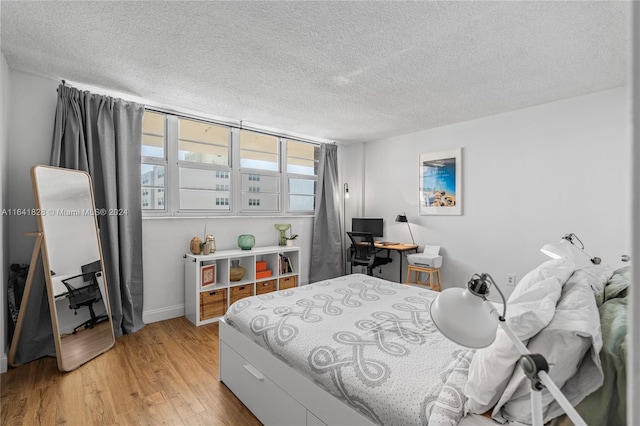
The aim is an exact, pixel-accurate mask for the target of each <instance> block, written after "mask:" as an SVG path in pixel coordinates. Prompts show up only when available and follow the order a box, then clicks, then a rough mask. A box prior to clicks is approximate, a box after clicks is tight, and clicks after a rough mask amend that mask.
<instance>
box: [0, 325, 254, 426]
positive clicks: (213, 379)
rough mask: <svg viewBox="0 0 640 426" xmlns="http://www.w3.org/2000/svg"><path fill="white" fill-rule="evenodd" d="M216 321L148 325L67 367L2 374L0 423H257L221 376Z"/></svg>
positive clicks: (45, 365)
mask: <svg viewBox="0 0 640 426" xmlns="http://www.w3.org/2000/svg"><path fill="white" fill-rule="evenodd" d="M218 356H219V352H218V324H217V323H215V324H208V325H205V326H201V327H195V326H194V325H192V324H191V323H190V322H189V321H188V320H187V319H186V318H175V319H171V320H167V321H162V322H156V323H152V324H148V325H146V326H145V327H144V328H142V329H141V330H140V331H138V332H137V333H135V334H129V335H125V336H123V337H121V338H119V339H117V340H116V344H115V346H114V347H113V349H111V350H110V351H108V352H106V353H104V354H102V355H100V356H98V357H97V358H95V359H93V360H91V361H89V362H88V363H86V364H84V365H82V366H80V367H79V368H78V369H76V370H73V371H71V372H68V373H62V372H59V371H58V368H57V364H56V360H55V359H54V358H43V359H40V360H36V361H33V362H30V363H28V364H25V365H23V366H21V367H18V368H11V369H9V371H8V372H6V373H4V374H2V378H1V387H2V400H1V406H0V409H1V412H0V424H2V425H3V426H8V425H29V426H31V425H55V424H65V425H71V426H75V425H82V426H84V425H142V424H144V425H155V424H168V425H200V424H202V425H205V424H206V425H243V426H244V425H260V422H259V421H258V420H257V419H256V418H255V417H254V416H253V414H251V412H250V411H249V410H248V409H247V408H246V407H245V406H244V405H243V404H242V403H241V402H240V401H239V400H238V399H237V398H236V397H235V395H234V394H233V393H232V392H231V391H230V390H229V389H228V388H227V387H226V386H225V385H224V384H223V383H222V382H219V381H218V376H219V373H218Z"/></svg>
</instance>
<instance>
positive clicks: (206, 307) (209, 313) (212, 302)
mask: <svg viewBox="0 0 640 426" xmlns="http://www.w3.org/2000/svg"><path fill="white" fill-rule="evenodd" d="M226 310H227V289H224V288H223V289H220V290H213V291H203V292H201V293H200V321H202V320H206V319H209V318H215V317H221V316H222V315H224V313H225V312H226Z"/></svg>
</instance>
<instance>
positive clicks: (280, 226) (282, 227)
mask: <svg viewBox="0 0 640 426" xmlns="http://www.w3.org/2000/svg"><path fill="white" fill-rule="evenodd" d="M273 226H275V228H276V229H277V230H278V231H279V232H280V237H279V238H278V245H279V246H286V245H287V237H286V235H285V232H287V231H288V230H289V228H291V224H290V223H276V224H275V225H273Z"/></svg>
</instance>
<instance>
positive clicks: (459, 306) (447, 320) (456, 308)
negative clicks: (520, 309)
mask: <svg viewBox="0 0 640 426" xmlns="http://www.w3.org/2000/svg"><path fill="white" fill-rule="evenodd" d="M485 303H486V302H485V301H484V300H482V299H481V298H480V297H478V296H475V295H473V294H472V293H471V292H469V290H467V289H463V288H448V289H446V290H444V291H443V292H441V293H440V294H439V295H438V297H436V299H435V300H434V301H433V302H432V303H431V309H430V313H431V319H432V320H433V323H434V324H435V326H436V327H438V330H440V332H441V333H442V334H444V335H445V337H447V338H448V339H449V340H452V341H453V342H455V343H457V344H459V345H461V346H466V347H468V348H473V349H480V348H485V347H487V346H489V345H490V344H491V343H493V341H494V340H495V338H496V331H497V330H498V322H497V321H496V319H495V318H493V316H492V315H491V313H490V309H489V308H488V307H487V306H485Z"/></svg>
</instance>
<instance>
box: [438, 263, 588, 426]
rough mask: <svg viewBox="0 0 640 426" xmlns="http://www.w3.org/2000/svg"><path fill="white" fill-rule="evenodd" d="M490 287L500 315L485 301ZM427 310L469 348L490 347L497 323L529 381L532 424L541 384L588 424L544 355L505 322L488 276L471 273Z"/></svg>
mask: <svg viewBox="0 0 640 426" xmlns="http://www.w3.org/2000/svg"><path fill="white" fill-rule="evenodd" d="M491 286H494V287H495V289H496V290H497V291H498V293H500V297H501V298H502V303H503V308H502V315H500V314H498V311H497V308H496V307H495V306H494V305H493V304H492V303H491V302H490V301H488V300H487V296H488V295H489V288H490V287H491ZM429 311H430V314H431V319H432V320H433V323H434V324H435V326H436V327H437V328H438V330H440V332H441V333H442V334H444V336H445V337H446V338H448V339H449V340H451V341H453V342H454V343H457V344H458V345H461V346H466V347H468V348H473V349H480V348H485V347H487V346H489V345H490V344H491V343H493V341H494V340H495V338H496V331H497V330H498V325H500V327H502V329H503V330H504V331H505V333H506V334H507V336H509V338H510V339H511V341H512V342H513V345H514V346H515V347H516V349H518V352H520V354H521V357H520V360H519V364H520V367H521V368H522V369H523V370H524V373H525V375H526V376H527V378H528V379H529V381H530V382H531V418H532V425H533V426H542V424H543V410H542V392H541V391H542V388H543V387H544V386H546V388H547V389H548V390H549V392H550V393H551V395H552V396H553V397H554V398H555V399H556V401H557V402H558V404H560V406H561V407H562V409H563V410H564V411H565V413H567V416H569V419H571V421H572V422H573V424H574V425H576V426H587V424H586V423H585V422H584V420H582V418H581V417H580V415H579V414H578V412H577V411H576V410H575V409H574V408H573V406H572V405H571V403H570V402H569V401H568V400H567V398H565V396H564V395H563V394H562V392H561V391H560V389H559V388H558V386H556V384H555V383H554V382H553V380H551V378H550V377H549V375H548V374H547V371H549V365H548V364H547V361H546V360H545V358H544V356H542V355H540V354H532V353H531V352H529V350H528V349H527V347H526V346H525V345H524V344H523V343H522V342H521V341H520V339H519V338H518V336H517V335H516V334H515V333H514V332H513V330H511V328H510V327H509V326H508V325H507V322H506V321H505V316H506V313H507V302H506V300H505V298H504V295H503V294H502V292H501V291H500V288H499V287H498V286H497V284H496V283H495V282H494V281H493V278H491V275H489V274H486V273H482V274H474V275H473V276H472V277H471V280H469V282H468V283H467V288H466V289H462V288H448V289H446V290H444V291H443V292H441V293H440V294H439V295H438V297H436V298H435V300H434V301H433V302H432V303H431V307H430V309H429Z"/></svg>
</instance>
